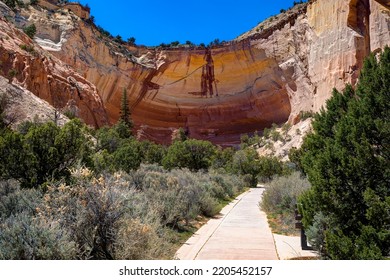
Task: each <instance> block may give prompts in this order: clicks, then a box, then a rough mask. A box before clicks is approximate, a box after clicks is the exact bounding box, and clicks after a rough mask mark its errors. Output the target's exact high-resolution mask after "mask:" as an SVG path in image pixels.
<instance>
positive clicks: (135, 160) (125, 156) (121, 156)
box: [113, 139, 142, 172]
mask: <svg viewBox="0 0 390 280" xmlns="http://www.w3.org/2000/svg"><path fill="white" fill-rule="evenodd" d="M141 161H142V158H141V153H140V143H139V142H138V141H136V140H133V139H129V140H127V141H125V142H124V143H123V144H122V145H121V146H120V147H119V148H118V149H117V150H116V151H115V152H114V153H113V166H114V168H115V170H122V171H125V172H130V171H131V170H135V169H137V168H138V167H139V166H140V164H141Z"/></svg>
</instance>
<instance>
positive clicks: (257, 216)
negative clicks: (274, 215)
mask: <svg viewBox="0 0 390 280" xmlns="http://www.w3.org/2000/svg"><path fill="white" fill-rule="evenodd" d="M263 191H264V189H262V188H255V189H250V190H249V191H248V192H246V193H244V194H242V195H240V196H239V197H238V198H237V199H236V200H235V201H233V202H232V203H230V204H229V205H228V206H226V207H225V208H224V209H223V210H222V211H221V214H220V216H219V217H217V218H215V219H211V220H210V221H209V222H208V223H207V224H206V225H204V226H203V227H201V228H200V229H199V230H198V231H197V232H196V233H195V234H194V235H193V236H192V237H191V238H190V239H189V240H188V241H187V242H186V243H185V244H184V245H183V246H182V247H181V248H180V249H179V250H178V251H177V253H176V258H178V259H181V260H277V259H278V255H277V252H276V248H275V241H274V238H273V235H272V232H271V230H270V228H269V226H268V222H267V217H266V214H265V213H264V212H262V211H260V209H259V202H260V200H261V196H262V193H263Z"/></svg>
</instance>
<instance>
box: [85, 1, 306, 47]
mask: <svg viewBox="0 0 390 280" xmlns="http://www.w3.org/2000/svg"><path fill="white" fill-rule="evenodd" d="M293 2H294V0H271V1H266V0H242V1H240V0H187V1H186V0H170V1H157V0H146V1H145V0H137V1H133V0H127V1H126V0H111V1H102V0H81V1H80V3H82V4H88V5H89V6H90V7H91V14H92V15H93V16H94V17H95V23H96V24H97V25H100V26H102V27H103V28H104V29H106V30H108V31H109V32H110V33H111V34H112V35H114V36H116V35H121V36H122V38H123V39H124V40H126V39H127V38H129V37H135V38H136V44H142V45H147V46H156V45H159V44H160V43H170V42H172V41H180V42H181V43H185V41H186V40H189V41H192V42H193V43H196V44H199V43H205V44H208V43H210V42H211V41H212V40H214V39H216V38H218V39H220V40H221V41H222V40H226V41H228V40H231V39H234V38H235V37H237V36H239V35H240V34H242V33H244V32H246V31H248V30H249V29H251V28H253V27H254V26H256V25H257V24H258V23H259V22H260V21H262V20H264V19H266V18H268V17H269V16H271V15H275V14H278V13H279V12H280V10H281V9H287V8H289V7H291V6H292V5H293ZM297 2H298V1H297Z"/></svg>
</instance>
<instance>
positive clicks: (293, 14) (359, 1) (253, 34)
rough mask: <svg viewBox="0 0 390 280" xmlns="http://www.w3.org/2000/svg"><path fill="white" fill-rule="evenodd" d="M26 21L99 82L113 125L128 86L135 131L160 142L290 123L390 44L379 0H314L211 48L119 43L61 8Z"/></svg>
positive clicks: (226, 141)
mask: <svg viewBox="0 0 390 280" xmlns="http://www.w3.org/2000/svg"><path fill="white" fill-rule="evenodd" d="M28 20H29V21H30V22H38V23H39V28H40V29H41V31H39V30H38V34H44V35H42V37H44V38H41V39H46V40H45V42H42V40H39V39H36V40H37V41H38V42H39V43H40V44H41V46H42V47H43V48H46V49H47V50H49V51H51V52H52V54H53V55H54V56H56V57H57V58H59V59H60V60H61V61H64V62H65V63H67V64H69V65H70V66H72V67H73V68H74V69H75V70H76V71H77V72H78V73H80V74H81V75H82V76H83V78H85V79H86V80H88V81H89V82H90V83H91V85H95V86H96V87H97V89H98V91H97V93H98V94H99V95H100V97H101V99H102V102H103V104H104V107H105V109H106V111H107V114H108V117H109V120H110V122H111V123H114V122H116V121H117V119H118V117H119V111H120V100H121V95H122V92H123V89H126V90H127V93H128V95H129V100H130V104H131V108H132V118H133V120H134V122H135V130H136V131H135V133H136V135H137V136H138V137H139V138H141V139H144V138H147V139H150V140H154V141H157V142H160V143H169V142H170V141H171V139H172V132H173V131H175V130H176V129H177V128H179V127H183V128H184V129H185V130H186V131H187V132H188V133H189V136H190V137H194V138H200V139H207V140H210V141H213V142H214V143H217V144H223V145H233V144H237V143H238V142H239V138H240V134H242V133H251V132H253V131H255V130H258V131H261V130H263V129H264V128H265V127H269V126H270V125H271V124H272V123H283V122H285V121H287V120H289V121H291V122H296V121H298V120H299V117H298V116H299V113H300V112H301V111H318V110H319V109H320V108H321V107H322V106H323V105H324V104H325V101H326V99H328V98H329V97H330V95H331V91H332V89H333V88H334V87H336V88H338V89H342V88H343V87H344V86H345V84H346V83H351V84H355V83H356V81H357V79H358V76H359V71H360V69H361V66H362V62H363V59H364V57H365V56H367V55H368V54H369V52H370V51H377V50H380V49H382V48H383V47H384V46H385V45H386V44H389V45H390V16H389V3H388V1H385V0H332V1H329V0H312V1H310V2H309V4H303V5H298V6H296V7H295V8H294V9H293V10H291V11H288V12H286V13H284V14H281V15H278V16H277V17H276V18H272V20H271V19H269V20H267V21H265V22H264V23H262V24H260V25H259V26H257V27H255V28H254V29H253V30H251V31H249V32H247V33H245V34H244V35H242V36H240V37H239V38H237V39H236V40H234V41H233V42H230V43H228V44H226V45H223V46H219V47H215V48H212V49H209V50H207V49H201V48H185V47H183V48H180V49H153V48H144V47H132V46H124V45H122V46H120V45H118V44H116V43H113V42H111V41H109V40H106V39H104V38H102V36H101V34H100V33H99V32H98V31H97V30H96V29H95V28H93V27H92V26H91V25H90V24H87V23H85V22H84V21H82V20H80V19H77V18H75V17H74V15H71V14H66V13H65V14H64V13H62V14H61V16H56V15H55V14H54V15H53V16H51V17H45V16H39V13H38V12H33V15H31V16H30V17H29V19H28ZM50 28H52V29H53V30H50ZM54 29H55V30H54ZM42 30H43V31H42ZM50 40H52V43H53V44H51V42H50ZM53 101H54V100H53ZM91 114H95V113H94V112H92V113H91Z"/></svg>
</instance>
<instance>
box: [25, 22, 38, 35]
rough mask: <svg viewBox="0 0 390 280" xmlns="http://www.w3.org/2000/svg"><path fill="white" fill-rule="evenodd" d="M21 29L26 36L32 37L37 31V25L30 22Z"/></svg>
mask: <svg viewBox="0 0 390 280" xmlns="http://www.w3.org/2000/svg"><path fill="white" fill-rule="evenodd" d="M23 31H24V33H26V34H27V36H28V37H30V38H31V39H33V38H34V36H35V34H36V33H37V27H36V26H35V24H34V23H33V24H31V25H29V26H27V27H25V28H23Z"/></svg>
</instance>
